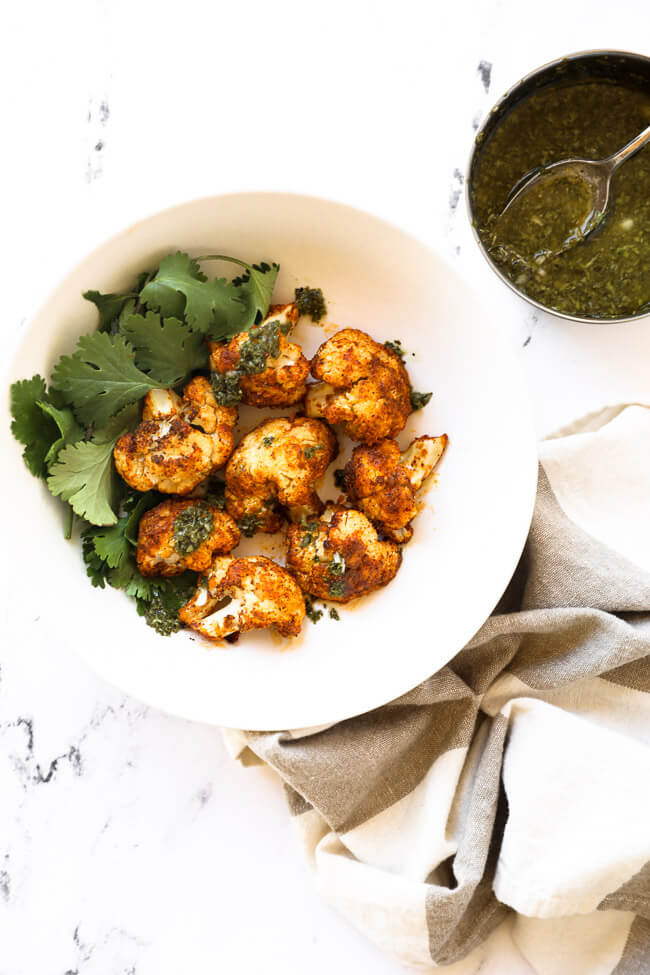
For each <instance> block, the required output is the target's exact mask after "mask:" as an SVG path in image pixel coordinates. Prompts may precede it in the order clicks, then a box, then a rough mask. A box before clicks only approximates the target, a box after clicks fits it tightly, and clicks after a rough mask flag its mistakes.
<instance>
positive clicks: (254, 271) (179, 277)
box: [141, 251, 279, 339]
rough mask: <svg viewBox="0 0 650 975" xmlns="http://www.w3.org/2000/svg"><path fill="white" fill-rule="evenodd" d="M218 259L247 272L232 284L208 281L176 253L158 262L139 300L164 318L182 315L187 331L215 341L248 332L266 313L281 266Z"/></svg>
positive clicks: (192, 263) (185, 257) (190, 260)
mask: <svg viewBox="0 0 650 975" xmlns="http://www.w3.org/2000/svg"><path fill="white" fill-rule="evenodd" d="M212 257H213V255H210V259H212ZM206 259H208V258H204V260H206ZM218 259H219V260H227V261H232V262H234V263H236V264H240V265H242V266H243V267H244V268H245V273H244V274H243V275H242V276H241V277H240V278H239V279H236V280H235V281H230V282H229V281H227V280H226V279H225V278H214V279H213V280H212V281H209V280H208V279H207V277H206V275H205V274H204V273H203V272H202V271H201V268H200V266H199V263H198V261H197V260H194V259H193V258H191V257H189V255H188V254H184V253H182V252H181V251H177V253H176V254H170V255H169V256H168V257H165V258H163V260H162V261H161V262H160V267H159V268H158V271H157V272H156V275H155V277H154V278H153V280H151V281H149V282H148V283H147V284H146V285H145V287H144V288H143V289H142V294H141V297H142V300H143V301H145V302H146V303H147V305H148V306H150V307H152V308H155V309H157V310H158V311H160V313H161V314H162V315H163V317H164V318H169V317H171V318H182V317H183V315H184V316H185V320H186V322H187V324H188V325H189V326H190V328H192V329H195V330H196V331H199V332H204V333H205V334H209V335H210V336H211V337H212V338H214V339H223V338H227V337H229V336H231V335H237V334H238V333H239V332H243V331H246V330H247V329H249V328H251V326H252V325H254V324H255V322H256V321H260V320H261V318H263V317H264V315H265V314H266V312H267V311H268V307H269V304H270V301H271V293H272V291H273V286H274V284H275V279H276V278H277V274H278V270H279V268H278V266H277V265H273V267H271V265H269V264H260V265H249V264H245V263H244V262H243V261H239V260H237V259H236V258H230V257H222V256H221V255H218Z"/></svg>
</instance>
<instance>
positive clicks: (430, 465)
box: [345, 434, 448, 543]
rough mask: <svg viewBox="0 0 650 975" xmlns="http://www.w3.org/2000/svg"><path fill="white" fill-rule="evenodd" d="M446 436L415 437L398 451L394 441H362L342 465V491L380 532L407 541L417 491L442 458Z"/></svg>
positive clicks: (410, 532) (413, 514)
mask: <svg viewBox="0 0 650 975" xmlns="http://www.w3.org/2000/svg"><path fill="white" fill-rule="evenodd" d="M447 442H448V437H447V435H446V434H443V435H442V436H441V437H418V438H417V439H416V440H414V441H413V442H412V443H411V445H410V447H409V448H408V450H406V451H405V452H404V453H401V452H400V449H399V445H398V444H397V442H396V441H395V440H380V441H378V442H377V443H374V444H362V445H361V446H359V447H355V448H354V450H353V451H352V456H351V458H350V460H349V461H348V462H347V464H346V465H345V490H346V493H347V495H348V497H349V499H350V501H351V503H352V504H353V505H354V506H355V507H356V508H358V509H359V510H360V511H363V513H364V514H366V515H367V516H368V518H370V520H371V521H372V523H373V524H374V525H375V527H376V528H378V529H379V531H380V532H381V534H382V535H384V536H385V537H386V538H390V539H392V540H393V541H394V542H400V543H404V542H408V541H409V539H410V538H411V537H412V535H413V527H412V525H411V522H412V521H413V519H414V518H415V516H416V515H417V513H418V507H417V504H416V500H415V495H416V492H417V491H418V490H419V489H420V488H421V487H422V485H423V483H424V481H425V480H426V479H427V478H428V477H429V476H430V475H431V474H432V473H433V470H434V468H435V466H436V464H437V463H438V461H439V460H440V458H441V457H442V455H443V453H444V451H445V447H446V446H447Z"/></svg>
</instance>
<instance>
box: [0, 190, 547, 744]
mask: <svg viewBox="0 0 650 975" xmlns="http://www.w3.org/2000/svg"><path fill="white" fill-rule="evenodd" d="M176 249H181V250H187V251H189V252H191V253H192V254H203V253H222V254H223V253H225V254H232V255H234V256H239V257H242V258H245V259H246V260H251V261H258V260H262V259H266V260H269V259H272V260H276V261H279V262H280V264H281V273H280V277H279V279H278V283H277V285H276V289H275V292H274V299H275V300H276V301H288V300H290V299H291V298H292V296H293V289H294V287H295V286H296V285H299V284H311V285H314V286H320V287H322V288H323V290H324V292H325V295H326V297H327V301H328V305H329V321H330V323H335V324H336V325H337V326H352V327H355V328H361V329H364V330H366V331H368V332H369V333H370V334H371V335H372V336H373V337H374V338H376V339H377V340H379V341H384V340H386V339H396V338H399V339H400V340H401V342H402V344H403V346H404V348H405V349H407V350H408V351H409V352H414V353H415V356H414V357H413V356H411V355H409V356H408V359H407V364H408V368H409V372H410V375H411V378H412V382H413V385H414V387H415V388H416V389H419V390H433V398H432V400H431V402H430V404H429V405H428V406H427V407H426V408H425V409H424V410H421V411H420V412H418V413H415V414H413V415H412V416H411V418H410V420H409V423H408V424H407V428H406V430H405V431H404V433H403V434H402V436H401V438H400V440H401V442H402V444H405V443H407V442H408V441H410V440H411V439H412V437H414V436H419V435H421V434H423V433H430V434H440V433H447V434H448V435H449V437H450V444H449V447H448V450H447V453H446V455H445V457H444V458H443V460H442V462H441V464H440V466H439V473H438V476H437V478H436V479H435V481H436V483H434V484H433V485H432V486H431V488H430V489H429V491H428V493H427V494H426V497H425V502H426V503H425V507H424V510H423V512H422V513H421V514H420V515H419V517H418V519H417V521H416V522H415V534H414V537H413V540H412V541H411V542H410V544H409V545H407V546H406V547H405V549H404V562H403V565H402V568H401V569H400V571H399V574H398V575H397V577H396V579H395V580H394V581H393V582H392V583H391V584H390V585H389V586H387V587H386V588H385V589H382V590H380V591H378V592H376V593H374V594H373V595H371V596H369V597H367V598H365V599H362V600H359V601H358V602H357V603H355V604H354V605H353V606H352V607H350V608H346V607H342V608H341V610H340V615H341V621H340V622H336V621H334V620H331V619H329V618H328V617H325V618H323V619H322V620H321V621H320V622H319V623H318V624H317V625H313V624H312V623H310V622H309V621H307V620H306V621H305V624H304V627H303V632H302V634H301V636H300V637H298V639H296V640H294V641H283V640H281V639H280V638H279V637H277V636H274V635H272V634H269V633H261V632H260V633H255V632H253V633H248V634H245V635H244V636H243V637H242V638H241V640H240V642H239V643H238V644H236V645H233V646H230V645H226V646H224V647H218V648H213V647H211V646H210V645H209V644H207V643H206V642H205V641H203V639H202V638H200V637H197V636H196V635H194V634H190V633H189V632H188V631H183V632H180V633H177V634H175V635H173V636H172V637H169V638H163V637H160V636H158V634H157V633H155V632H154V631H153V630H152V629H150V628H148V627H147V626H146V625H145V623H144V622H143V621H142V620H141V619H140V617H138V616H137V615H136V612H135V606H134V604H133V603H132V602H131V600H129V599H128V598H127V597H126V596H124V594H123V593H121V592H117V591H115V590H112V589H105V590H99V589H93V588H92V587H91V585H90V581H89V580H88V579H87V578H86V574H85V569H84V566H83V563H82V561H81V552H80V545H79V542H78V540H73V541H71V542H66V541H65V540H64V539H63V536H62V530H61V525H62V516H61V509H60V505H59V502H58V501H55V500H54V499H53V498H51V497H50V495H49V493H48V491H47V490H46V488H45V486H44V485H43V484H42V483H41V482H39V481H37V480H36V479H35V478H33V477H31V475H30V474H29V473H28V471H27V469H26V468H25V467H24V465H23V462H22V459H21V456H20V454H21V451H20V448H19V446H18V444H16V443H15V442H14V441H13V440H12V438H11V435H10V433H9V417H8V414H6V415H5V419H4V421H3V424H2V438H3V441H2V447H3V457H4V458H5V465H6V469H5V477H4V479H3V480H4V485H5V488H8V493H9V498H8V504H9V505H10V506H11V507H10V508H9V509H7V508H5V510H12V509H15V508H17V507H19V508H20V510H21V511H23V512H25V511H28V512H29V517H28V518H23V517H21V518H20V519H16V520H5V527H4V532H5V544H8V545H9V546H10V548H12V551H13V555H12V572H13V579H14V580H15V584H14V585H12V586H11V587H10V599H11V606H12V617H13V618H14V619H16V618H30V614H33V606H34V600H35V598H36V600H37V602H38V609H39V613H40V616H41V620H42V622H41V629H40V632H47V633H48V634H49V638H50V639H51V641H52V643H53V644H54V643H55V642H60V643H61V644H63V645H65V646H68V647H70V648H72V649H74V650H75V651H77V652H78V653H80V654H81V655H82V657H83V658H84V659H85V660H86V661H87V662H88V664H89V665H90V666H91V667H92V668H93V669H94V670H95V671H96V672H97V673H99V674H101V675H102V676H103V677H104V678H106V679H107V680H108V681H110V682H111V683H113V684H116V685H117V686H118V687H120V688H122V689H123V690H124V691H126V692H128V693H129V694H132V695H134V696H136V697H139V698H141V699H142V700H144V701H146V702H147V703H149V704H152V705H154V706H156V707H159V708H162V709H163V710H166V711H169V712H172V713H175V714H178V715H182V716H184V717H186V718H190V719H194V720H197V721H204V722H209V723H213V724H221V725H227V726H231V727H241V728H248V729H257V730H264V729H277V728H300V727H309V726H315V725H319V724H324V723H327V722H333V721H336V720H340V719H343V718H347V717H350V716H352V715H354V714H359V713H362V712H364V711H367V710H369V709H371V708H374V707H377V706H378V705H381V704H384V703H385V702H386V701H389V700H391V699H393V698H395V697H397V696H398V695H400V694H402V693H403V692H405V691H407V690H408V689H409V688H411V687H414V686H415V685H416V684H418V683H419V682H420V681H422V680H424V679H425V678H426V677H428V676H429V675H430V674H432V673H434V672H435V671H436V670H438V669H439V668H440V667H442V666H443V665H444V664H445V663H446V662H447V661H448V660H450V658H451V657H453V656H454V654H455V653H456V652H457V651H458V650H460V649H461V647H462V646H463V645H464V643H466V642H467V640H469V639H470V637H471V636H472V635H473V634H474V632H475V631H476V630H477V629H478V628H479V627H480V625H481V624H482V623H483V621H484V620H485V619H486V617H487V616H488V615H489V613H490V612H491V611H492V609H493V607H494V606H495V604H496V603H497V601H498V599H499V597H500V596H501V594H502V592H503V590H504V588H505V586H506V584H507V582H508V580H509V578H510V576H511V573H512V571H513V570H514V568H515V566H516V563H517V560H518V558H519V556H520V554H521V551H522V547H523V544H524V541H525V538H526V533H527V530H528V527H529V523H530V518H531V514H532V508H533V501H534V495H535V486H536V472H537V465H536V453H535V438H534V433H533V426H532V422H531V419H530V413H529V408H528V402H527V396H526V393H525V390H524V387H523V383H522V379H521V377H520V374H519V371H518V368H517V366H516V364H515V361H514V358H513V356H512V354H511V352H510V350H509V349H508V348H507V347H506V345H505V343H504V341H503V340H502V338H501V336H500V335H499V333H498V332H497V331H496V330H495V329H494V328H493V327H492V326H491V323H490V320H489V315H488V314H486V311H485V308H484V306H483V303H482V302H480V301H479V300H478V299H477V297H476V296H475V295H474V294H473V293H472V291H471V290H470V289H469V288H468V287H467V286H466V285H465V284H464V283H463V281H462V280H461V279H460V278H459V277H458V276H457V275H456V274H455V273H454V272H453V271H452V270H451V269H450V268H449V267H448V266H447V265H446V264H445V263H444V261H442V260H441V259H440V258H439V257H437V256H436V255H435V254H433V253H432V252H431V251H429V250H428V249H427V248H426V247H424V246H423V245H422V244H420V243H418V242H417V241H416V240H414V239H413V238H411V237H409V236H407V235H406V234H405V233H403V232H402V231H400V230H398V229H396V228H395V227H393V226H390V225H389V224H387V223H384V222H382V221H381V220H378V219H376V218H375V217H372V216H370V215H368V214H366V213H362V212H360V211H358V210H354V209H352V208H350V207H347V206H342V205H340V204H337V203H332V202H328V201H325V200H321V199H315V198H311V197H303V196H294V195H290V194H279V193H243V194H235V195H229V196H219V197H211V198H209V199H205V200H197V201H194V202H192V203H186V204H183V205H181V206H178V207H175V208H173V209H171V210H167V211H165V212H163V213H159V214H157V215H155V216H153V217H150V218H149V219H147V220H143V221H141V222H140V223H137V224H135V225H134V226H133V227H129V228H128V229H127V230H125V231H124V232H123V233H121V234H119V235H118V236H116V237H114V238H113V239H112V240H109V241H108V242H107V243H105V244H103V245H102V246H101V247H100V248H99V249H98V250H96V251H95V252H94V253H93V254H91V255H90V256H89V257H88V258H86V260H84V261H83V262H82V263H81V264H80V265H79V267H77V269H76V270H75V271H73V272H72V273H71V274H70V275H69V276H68V277H67V278H66V279H65V280H64V281H63V283H62V284H61V285H60V286H59V287H58V288H57V290H56V291H55V292H54V293H53V294H52V295H51V296H50V298H49V299H48V300H47V302H46V303H45V305H44V306H43V307H42V308H41V310H40V312H39V313H38V314H37V315H36V317H35V318H34V320H33V321H32V322H31V325H30V326H29V328H28V329H26V331H25V334H24V336H23V339H22V342H21V345H20V348H19V349H18V351H17V353H16V355H15V356H14V358H13V361H12V362H11V363H10V366H9V375H8V379H9V381H13V380H15V379H18V378H21V377H27V376H31V375H32V374H33V373H35V372H40V373H41V374H42V375H44V376H46V377H48V376H49V374H50V372H51V369H52V366H53V364H54V362H55V360H56V358H57V356H58V355H59V354H61V353H62V352H69V351H71V350H72V348H73V347H74V344H75V341H76V339H77V337H78V336H79V335H80V334H82V333H83V332H86V331H89V330H90V329H92V328H93V327H94V322H95V312H94V309H93V308H92V306H91V305H89V304H88V303H87V302H86V301H84V300H83V299H82V297H81V292H82V291H84V290H86V289H88V288H96V289H99V290H101V291H113V290H119V289H120V288H123V287H126V286H128V285H129V284H130V283H131V282H132V280H133V279H134V276H135V275H136V273H137V272H138V271H140V270H144V269H147V268H151V267H154V266H155V265H156V262H157V261H158V259H159V258H161V257H162V256H163V255H164V254H166V253H168V252H170V251H172V250H176ZM329 328H330V329H331V325H330V326H329ZM297 334H298V341H299V342H301V343H302V344H303V345H304V346H305V348H306V354H307V355H310V354H312V352H313V351H314V350H315V348H316V347H317V345H318V344H319V343H320V341H322V339H323V334H322V332H321V330H320V329H319V328H316V327H314V326H311V325H310V324H304V325H303V324H301V325H300V331H299V333H297ZM5 409H6V408H5ZM281 412H282V411H280V413H281ZM284 412H285V413H289V412H290V411H289V410H287V411H284ZM275 413H276V414H277V413H278V411H275ZM252 415H254V416H255V418H256V422H259V419H260V418H261V417H262V416H264V415H265V414H264V413H263V412H262V411H252V410H250V411H244V415H243V417H242V423H243V426H244V427H248V428H250V426H252V425H253V424H252V422H251V416H252ZM345 456H346V455H345V454H344V455H343V458H341V457H340V458H339V460H338V461H337V462H336V463H335V464H334V465H333V467H334V466H340V465H341V463H342V460H345ZM334 493H335V492H334V489H333V487H332V482H331V474H330V478H329V480H328V481H326V483H325V486H324V489H323V490H322V491H321V495H322V496H324V497H327V496H330V497H331V496H333V494H334ZM241 551H242V552H244V553H245V554H249V553H250V552H253V551H258V552H262V553H264V554H269V552H271V553H273V552H274V551H275V552H281V548H280V547H279V546H278V539H270V538H269V536H263V535H258V536H256V537H255V538H254V539H252V540H250V541H246V542H245V543H244V545H243V546H242V547H241ZM35 552H37V553H38V559H39V564H40V565H41V566H42V567H44V568H45V571H46V579H47V582H46V584H45V585H42V584H41V583H40V582H37V580H38V574H35V572H34V569H33V558H34V553H35ZM21 560H23V563H24V564H21ZM26 579H27V580H29V579H31V580H32V582H33V583H34V584H35V585H37V589H38V595H37V597H35V596H34V594H33V592H31V588H32V587H31V586H26V585H25V580H26ZM30 592H31V594H30ZM17 614H26V615H25V616H21V615H17ZM43 622H45V624H46V625H45V627H44V626H43ZM52 652H55V649H54V646H53V649H52Z"/></svg>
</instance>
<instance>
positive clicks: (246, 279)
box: [233, 261, 280, 328]
mask: <svg viewBox="0 0 650 975" xmlns="http://www.w3.org/2000/svg"><path fill="white" fill-rule="evenodd" d="M279 270H280V265H279V264H267V263H266V262H265V261H263V262H262V263H261V264H249V265H248V269H247V271H246V272H245V273H244V274H243V275H241V276H240V277H238V278H236V279H235V280H234V281H233V284H234V285H235V286H236V287H238V288H240V289H241V290H243V291H246V293H247V295H248V298H247V303H248V305H249V308H250V309H251V311H252V313H253V321H252V322H251V325H254V324H255V322H261V321H262V319H263V318H266V314H267V312H268V310H269V305H270V304H271V295H272V294H273V288H274V287H275V282H276V280H277V277H278V272H279ZM247 327H248V328H250V325H249V326H247Z"/></svg>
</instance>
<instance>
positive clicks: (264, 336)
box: [212, 321, 291, 406]
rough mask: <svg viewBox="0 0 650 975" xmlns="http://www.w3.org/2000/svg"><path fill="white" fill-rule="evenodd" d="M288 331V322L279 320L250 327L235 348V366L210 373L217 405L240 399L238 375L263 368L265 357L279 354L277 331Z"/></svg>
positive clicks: (256, 371)
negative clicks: (236, 355) (242, 340)
mask: <svg viewBox="0 0 650 975" xmlns="http://www.w3.org/2000/svg"><path fill="white" fill-rule="evenodd" d="M290 331H291V322H279V321H271V322H267V323H266V325H262V326H261V327H259V328H253V329H251V330H250V332H249V333H248V336H249V337H248V339H247V340H246V342H243V343H242V346H241V348H240V350H239V363H238V365H237V368H236V369H230V370H229V371H228V372H224V373H219V372H213V373H212V389H213V392H214V396H215V399H216V401H217V403H219V404H220V405H221V406H235V405H236V404H237V403H240V402H241V400H242V396H243V393H242V390H241V387H240V385H239V380H240V378H241V377H242V376H252V375H255V374H257V373H260V372H264V370H265V369H266V364H267V361H268V359H275V358H276V357H277V356H278V355H279V354H280V335H288V334H289V332H290Z"/></svg>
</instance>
